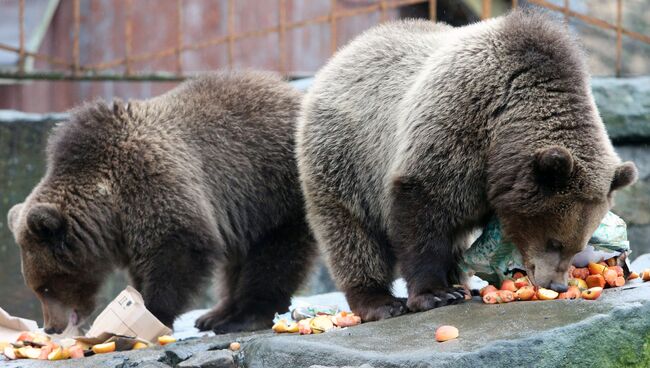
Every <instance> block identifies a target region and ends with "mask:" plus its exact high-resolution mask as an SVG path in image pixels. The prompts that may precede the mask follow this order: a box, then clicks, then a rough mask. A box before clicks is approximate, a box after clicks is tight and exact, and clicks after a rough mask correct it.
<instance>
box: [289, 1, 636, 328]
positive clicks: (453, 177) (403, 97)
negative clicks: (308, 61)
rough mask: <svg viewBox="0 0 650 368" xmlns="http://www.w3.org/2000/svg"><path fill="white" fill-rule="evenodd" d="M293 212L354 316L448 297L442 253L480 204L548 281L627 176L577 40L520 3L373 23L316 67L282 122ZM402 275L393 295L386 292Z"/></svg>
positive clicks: (464, 236) (631, 175)
mask: <svg viewBox="0 0 650 368" xmlns="http://www.w3.org/2000/svg"><path fill="white" fill-rule="evenodd" d="M297 137H298V138H297V152H298V166H299V170H300V175H301V181H302V186H303V192H304V194H305V200H306V203H307V216H308V219H309V222H310V225H311V227H312V229H313V231H314V234H315V236H316V238H317V241H318V243H319V244H320V245H321V246H322V248H323V249H324V250H325V252H326V254H327V257H328V259H329V264H330V266H331V270H332V273H333V275H334V277H335V279H336V280H337V282H338V284H339V286H340V287H341V288H342V289H343V290H344V291H345V293H346V296H347V299H348V301H349V303H350V306H351V308H352V310H353V311H355V312H356V313H358V314H360V315H361V317H362V319H364V320H373V319H381V318H387V317H391V316H395V315H399V314H401V313H404V312H405V311H406V310H407V308H408V309H409V310H412V311H422V310H427V309H431V308H435V307H438V306H441V305H446V304H450V303H457V302H460V301H462V300H463V299H464V295H463V293H462V291H461V290H459V289H457V288H456V287H454V285H455V284H458V283H460V282H461V281H463V275H462V274H461V273H460V270H459V268H458V262H457V261H458V259H459V257H461V256H462V254H463V251H464V250H465V249H466V248H467V247H468V246H469V242H468V238H469V234H470V233H471V232H472V231H473V230H475V229H476V228H480V227H482V226H483V225H484V224H485V223H486V220H487V219H488V218H489V217H490V216H492V215H496V216H497V217H498V218H499V220H500V221H501V224H502V227H503V231H504V235H505V236H506V237H507V238H509V239H511V240H512V241H513V242H514V243H515V244H516V245H517V247H518V248H519V249H520V251H521V252H522V254H523V257H524V262H525V264H526V267H527V269H528V274H529V275H530V277H531V279H532V280H533V281H534V282H535V283H536V284H537V285H539V286H543V287H551V288H554V289H556V290H562V289H563V288H565V287H566V286H565V285H566V281H567V269H568V267H569V264H570V261H571V258H572V257H573V255H575V254H576V253H578V252H579V251H580V250H582V249H583V248H584V246H585V245H586V243H587V240H588V239H589V237H590V235H591V234H592V233H593V231H594V230H595V229H596V227H597V225H598V223H599V222H600V220H601V219H602V218H603V216H604V215H605V214H606V212H607V210H608V209H609V208H610V207H611V206H612V194H613V191H614V190H616V189H620V188H622V187H624V186H626V185H629V184H631V183H632V182H633V181H634V179H635V176H636V169H635V167H634V165H633V164H632V163H625V164H622V163H621V162H620V159H619V157H618V156H617V155H616V153H615V152H614V150H613V148H612V145H611V143H610V141H609V139H608V137H607V133H606V132H605V129H604V126H603V123H602V121H601V119H600V117H599V115H598V111H597V109H596V106H595V104H594V101H593V97H592V95H591V92H590V87H589V76H588V74H587V72H586V68H585V65H584V61H583V56H582V55H581V53H580V50H579V47H578V46H577V45H576V44H575V42H574V41H573V40H572V39H571V37H570V36H568V35H567V33H566V29H565V27H564V26H563V25H561V24H557V23H555V22H554V21H552V20H550V19H548V18H547V17H546V16H544V15H541V14H537V13H534V12H514V13H511V14H509V15H507V16H505V17H501V18H497V19H493V20H489V21H485V22H481V23H476V24H472V25H469V26H467V27H462V28H452V27H449V26H446V25H443V24H434V23H431V22H428V21H403V22H396V23H391V24H388V25H382V26H379V27H377V28H375V29H373V30H370V31H368V32H366V33H364V34H363V35H362V36H360V37H358V38H357V39H355V40H353V41H352V42H351V43H350V44H349V45H347V46H346V47H345V48H343V49H341V50H340V51H339V52H338V53H337V54H336V55H335V56H334V57H333V58H332V59H331V60H330V61H329V62H328V64H327V65H326V66H325V67H324V68H323V69H322V70H321V71H319V73H318V74H317V76H316V78H315V81H314V84H313V86H312V88H311V90H310V91H309V93H308V95H307V96H306V98H305V102H304V104H303V110H302V117H301V119H300V120H299V127H298V133H297ZM397 267H399V271H400V272H401V274H402V276H403V277H404V278H405V279H406V283H407V289H408V300H407V303H406V305H404V304H403V301H401V300H398V299H396V298H395V297H394V296H393V295H392V293H391V290H390V287H391V282H392V281H393V278H394V276H395V275H394V271H395V269H396V268H397Z"/></svg>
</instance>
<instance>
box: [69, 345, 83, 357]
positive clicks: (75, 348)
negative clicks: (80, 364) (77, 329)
mask: <svg viewBox="0 0 650 368" xmlns="http://www.w3.org/2000/svg"><path fill="white" fill-rule="evenodd" d="M68 352H69V353H70V358H72V359H78V358H83V357H84V349H83V348H82V347H81V346H80V345H72V346H71V347H69V348H68Z"/></svg>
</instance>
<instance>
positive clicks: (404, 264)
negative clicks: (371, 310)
mask: <svg viewBox="0 0 650 368" xmlns="http://www.w3.org/2000/svg"><path fill="white" fill-rule="evenodd" d="M427 193H428V192H427V191H424V190H422V187H421V186H420V185H419V184H417V183H412V182H408V181H406V180H403V179H398V180H396V181H395V183H394V187H393V190H392V203H391V215H390V236H391V241H393V244H394V246H395V248H396V249H397V251H398V252H399V253H398V254H399V262H400V270H401V272H402V276H403V277H404V279H405V280H406V284H407V289H408V301H407V306H408V308H409V310H411V311H414V312H417V311H424V310H429V309H432V308H437V307H440V306H444V305H447V304H456V303H460V302H462V301H464V300H465V291H464V289H463V288H461V287H454V286H453V284H454V283H457V282H459V269H458V255H457V254H455V247H454V239H453V231H451V230H449V229H448V226H449V225H447V224H448V223H449V222H450V221H451V216H452V214H446V213H445V211H444V206H443V205H439V204H438V205H436V203H435V201H433V200H431V199H430V196H428V195H427ZM436 219H438V221H437V220H436Z"/></svg>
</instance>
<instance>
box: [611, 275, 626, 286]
mask: <svg viewBox="0 0 650 368" xmlns="http://www.w3.org/2000/svg"><path fill="white" fill-rule="evenodd" d="M623 285H625V277H623V276H616V281H615V283H614V286H615V287H621V286H623Z"/></svg>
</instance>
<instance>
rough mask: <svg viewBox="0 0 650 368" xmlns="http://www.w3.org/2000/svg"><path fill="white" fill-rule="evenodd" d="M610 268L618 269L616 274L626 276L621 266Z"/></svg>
mask: <svg viewBox="0 0 650 368" xmlns="http://www.w3.org/2000/svg"><path fill="white" fill-rule="evenodd" d="M610 269H612V270H614V271H616V276H625V272H624V271H623V267H621V266H612V267H610Z"/></svg>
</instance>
